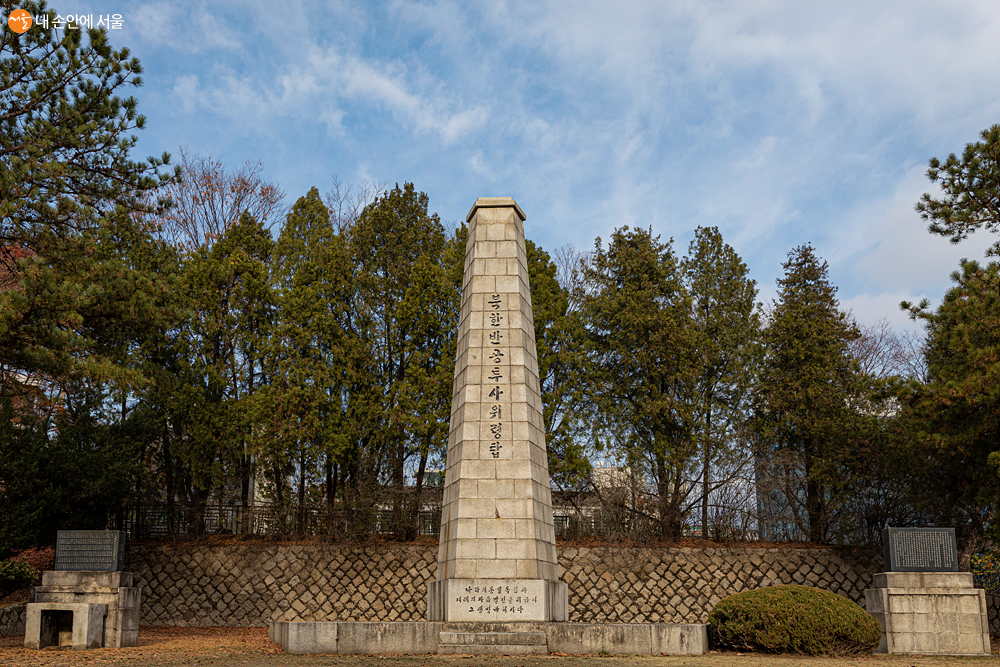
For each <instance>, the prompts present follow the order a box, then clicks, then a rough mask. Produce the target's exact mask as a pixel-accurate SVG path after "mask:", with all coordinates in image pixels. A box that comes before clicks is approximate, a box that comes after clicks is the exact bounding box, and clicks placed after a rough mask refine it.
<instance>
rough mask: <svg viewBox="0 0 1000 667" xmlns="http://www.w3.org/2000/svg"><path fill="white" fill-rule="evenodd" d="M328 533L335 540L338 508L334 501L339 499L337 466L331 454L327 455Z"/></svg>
mask: <svg viewBox="0 0 1000 667" xmlns="http://www.w3.org/2000/svg"><path fill="white" fill-rule="evenodd" d="M325 482H326V534H327V536H328V537H329V538H330V540H331V541H333V537H334V535H336V534H337V529H336V518H335V513H336V509H335V506H334V503H335V501H336V499H337V466H336V464H334V462H333V459H332V458H331V457H330V454H329V453H327V455H326V480H325Z"/></svg>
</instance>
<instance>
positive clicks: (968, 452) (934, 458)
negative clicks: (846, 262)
mask: <svg viewBox="0 0 1000 667" xmlns="http://www.w3.org/2000/svg"><path fill="white" fill-rule="evenodd" d="M952 280H953V281H954V282H955V286H954V287H952V288H951V289H950V290H948V292H947V294H945V297H944V301H943V302H942V303H941V305H940V306H939V307H938V309H937V310H936V311H934V312H928V311H924V310H920V309H917V308H914V309H913V310H914V312H915V313H916V314H918V316H920V317H921V318H922V319H923V320H924V321H925V322H926V326H927V347H926V360H927V377H928V380H927V382H926V383H912V384H911V386H910V387H909V391H908V392H907V393H906V394H904V397H905V401H904V424H905V425H906V426H908V433H909V435H910V443H909V445H910V447H909V452H908V453H909V461H910V466H909V468H910V472H911V473H912V474H911V479H912V480H914V487H915V488H914V494H913V501H914V503H915V504H917V505H918V506H919V507H921V508H922V509H924V510H925V511H929V512H930V513H932V514H933V515H934V516H936V517H937V518H938V521H940V522H941V524H942V525H953V526H956V528H958V530H959V532H960V536H961V537H962V539H963V541H964V542H966V543H971V544H977V543H980V544H981V543H982V542H983V541H984V540H986V539H987V538H992V539H993V540H997V539H998V538H1000V516H998V514H997V507H998V506H1000V479H998V477H997V474H996V473H997V469H996V468H994V467H993V465H995V463H994V464H991V463H990V461H996V459H997V458H998V457H1000V438H998V433H1000V264H998V263H996V262H990V263H989V264H987V265H985V266H981V265H980V264H979V263H978V262H974V261H966V262H963V264H962V269H961V271H956V272H954V273H953V274H952ZM906 305H908V304H906ZM991 457H992V458H991ZM996 463H1000V461H996Z"/></svg>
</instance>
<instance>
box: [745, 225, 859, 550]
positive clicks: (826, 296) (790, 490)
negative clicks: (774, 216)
mask: <svg viewBox="0 0 1000 667" xmlns="http://www.w3.org/2000/svg"><path fill="white" fill-rule="evenodd" d="M782 267H783V268H784V269H785V276H784V277H783V278H780V279H779V280H778V287H779V293H778V299H777V301H776V302H775V303H774V307H773V311H772V313H771V321H770V323H769V325H768V327H767V330H766V332H765V335H764V340H765V344H766V350H767V352H766V357H765V360H764V365H763V369H762V374H761V379H760V383H759V386H758V390H757V392H758V396H757V398H758V400H759V406H758V409H757V417H758V428H759V433H760V437H761V438H762V442H763V448H764V451H763V452H762V454H763V455H764V460H763V461H762V464H764V465H770V466H772V467H777V466H778V463H777V460H778V459H777V458H776V457H775V456H774V455H775V454H778V455H781V454H784V455H785V457H786V458H785V459H784V462H783V465H784V466H785V468H784V472H783V473H781V474H780V475H779V478H780V485H781V490H782V492H783V494H784V496H785V499H786V501H787V503H788V505H789V507H790V509H791V512H792V515H793V517H794V522H795V525H796V526H798V528H799V529H800V530H801V531H802V532H803V533H804V534H805V535H806V536H807V537H808V539H809V540H810V541H811V542H816V543H825V542H827V541H828V539H829V530H830V523H831V512H832V510H833V509H834V507H835V505H836V502H837V500H838V498H839V494H840V493H841V492H842V489H843V485H842V482H843V476H842V474H841V472H842V470H841V467H840V466H841V461H842V460H843V459H844V458H846V457H847V456H849V452H850V442H851V433H852V432H853V430H854V429H855V427H856V425H857V412H856V411H855V410H854V408H853V404H854V403H855V400H854V399H855V397H856V396H857V395H858V393H859V392H860V391H861V386H860V384H859V381H858V380H859V378H858V373H857V368H856V364H855V363H854V361H853V359H852V357H851V355H850V350H849V347H848V346H849V344H850V342H851V341H852V340H854V339H855V338H857V337H858V335H859V332H858V330H857V328H856V327H855V326H854V325H853V324H852V323H851V322H850V321H849V320H848V319H847V317H846V315H844V313H842V312H840V310H839V308H838V302H837V298H836V292H837V289H836V287H834V286H833V285H831V284H830V282H829V279H828V268H827V264H826V262H825V261H822V260H821V259H820V258H818V257H817V256H816V254H815V252H814V250H813V248H812V246H809V245H804V246H799V247H798V248H795V249H793V250H792V251H791V252H790V253H789V254H788V261H786V262H784V263H783V264H782ZM770 472H771V473H772V474H774V473H775V472H776V471H774V470H772V471H770Z"/></svg>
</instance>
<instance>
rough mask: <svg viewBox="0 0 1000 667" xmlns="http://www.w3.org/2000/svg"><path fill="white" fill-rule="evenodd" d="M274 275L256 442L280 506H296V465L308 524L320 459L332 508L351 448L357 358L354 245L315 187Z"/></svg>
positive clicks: (302, 520)
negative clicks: (290, 482)
mask: <svg viewBox="0 0 1000 667" xmlns="http://www.w3.org/2000/svg"><path fill="white" fill-rule="evenodd" d="M272 284H273V286H274V290H275V300H276V305H277V312H276V316H275V318H274V322H273V325H272V326H271V327H270V328H269V329H268V330H267V331H266V335H267V337H268V338H269V342H268V345H267V360H266V362H265V369H266V370H265V372H266V373H267V374H268V376H269V377H268V386H267V388H266V389H264V390H263V391H261V392H259V396H258V399H257V400H256V401H255V404H256V410H255V414H256V416H257V422H258V423H259V424H260V426H261V433H260V434H259V436H258V437H255V442H256V444H255V451H256V452H257V453H258V455H259V456H260V458H261V459H262V461H263V462H265V465H266V472H267V476H268V477H269V478H270V481H271V484H272V492H273V500H274V502H275V504H276V505H277V506H278V508H279V511H282V512H283V510H284V509H285V508H286V507H287V506H289V505H290V500H291V498H290V497H289V495H288V494H289V491H290V489H288V488H286V478H287V477H288V475H289V472H290V471H292V470H296V471H297V473H298V479H297V487H298V488H297V506H298V514H297V523H296V526H295V528H296V530H297V531H298V532H300V533H302V532H305V530H306V514H305V512H306V505H307V499H308V498H307V493H308V490H309V489H310V488H311V487H312V486H313V485H314V483H315V482H317V481H319V478H318V475H317V473H318V471H319V470H320V469H322V468H325V470H326V474H327V477H326V480H325V481H326V485H325V491H326V496H327V498H326V499H327V504H328V508H329V510H330V511H331V512H332V510H333V501H334V493H335V488H334V482H333V479H332V476H333V475H334V474H335V473H334V470H333V466H334V465H336V464H337V462H339V461H341V460H342V459H343V458H344V457H345V456H347V455H348V454H347V448H348V440H349V438H350V435H349V434H350V432H351V429H350V428H349V427H348V426H349V425H348V423H347V417H346V416H345V405H344V404H345V392H347V391H348V389H349V387H350V385H351V383H352V379H353V378H352V372H353V371H354V370H355V369H356V367H357V365H356V363H355V362H354V359H353V358H352V357H351V353H352V349H353V348H352V342H351V340H350V334H349V327H350V320H351V314H350V312H349V307H350V303H351V299H352V294H353V287H352V286H351V266H350V264H349V260H348V254H347V248H346V246H345V243H344V239H343V238H341V237H339V236H337V235H335V234H334V230H333V226H332V225H331V224H330V215H329V212H328V211H327V208H326V205H324V204H323V201H322V200H321V199H320V195H319V191H318V190H317V189H316V188H312V189H311V190H310V191H309V192H308V194H306V195H305V196H304V197H300V198H299V200H298V201H297V202H296V203H295V205H294V206H293V207H292V210H291V212H289V214H288V217H287V220H286V222H285V226H284V228H283V229H282V232H281V236H280V237H279V238H278V242H277V244H276V246H275V248H274V262H273V265H272ZM350 400H352V401H353V398H351V399H350ZM281 516H282V521H283V516H284V515H283V514H282V515H281ZM330 518H331V519H332V516H331V517H330ZM331 525H332V523H331ZM282 527H283V528H284V529H286V530H287V529H288V528H289V527H288V526H285V525H283V526H282Z"/></svg>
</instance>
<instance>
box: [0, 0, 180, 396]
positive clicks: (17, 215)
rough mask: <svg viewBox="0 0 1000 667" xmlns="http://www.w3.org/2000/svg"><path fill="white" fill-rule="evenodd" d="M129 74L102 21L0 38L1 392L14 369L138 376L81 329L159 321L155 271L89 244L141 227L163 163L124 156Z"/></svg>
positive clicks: (160, 289)
mask: <svg viewBox="0 0 1000 667" xmlns="http://www.w3.org/2000/svg"><path fill="white" fill-rule="evenodd" d="M20 6H21V7H22V8H24V9H25V10H27V11H28V12H29V13H30V14H32V15H35V16H37V15H39V14H43V13H46V12H47V10H46V9H45V6H44V4H43V3H35V2H26V3H24V4H22V5H20ZM4 8H5V14H9V13H10V11H11V10H12V9H13V8H14V6H13V5H11V4H10V3H4ZM49 15H50V17H52V16H54V12H50V13H49ZM84 35H85V36H84ZM141 71H142V69H141V67H140V65H139V61H138V60H137V59H135V58H131V57H130V54H129V52H128V49H124V48H123V49H120V50H117V51H116V50H113V49H112V48H111V46H110V45H109V43H108V38H107V33H106V31H104V30H100V29H90V30H87V31H84V30H82V29H78V28H77V29H65V30H63V31H60V30H56V29H55V28H43V27H41V26H39V25H37V24H36V25H35V26H33V27H32V28H31V29H29V30H28V31H27V32H25V33H23V34H20V35H19V34H17V33H15V32H14V31H12V30H9V29H5V30H4V31H3V34H2V36H0V275H4V276H5V277H6V278H7V279H8V280H10V281H12V282H13V285H10V287H12V288H8V289H4V290H0V394H7V395H10V394H12V393H18V392H20V391H23V389H24V385H23V384H22V383H19V382H16V381H15V377H16V376H17V375H18V374H28V375H35V374H38V373H44V374H47V375H49V376H50V377H55V376H65V375H68V374H70V373H78V374H79V373H83V374H88V375H90V376H93V377H103V378H118V379H121V380H123V381H127V382H132V383H136V382H141V381H142V377H141V376H138V375H136V374H135V373H134V372H130V371H129V369H128V368H127V367H123V366H122V365H121V363H120V361H121V360H120V359H119V358H116V357H114V356H113V355H106V354H102V353H100V352H99V351H98V350H96V349H95V348H94V346H93V344H92V343H93V341H92V339H91V338H90V337H89V336H88V332H89V331H90V330H91V329H92V328H93V327H94V326H104V325H107V324H108V323H109V322H114V321H124V322H130V323H137V324H139V323H142V322H143V321H144V320H148V319H153V320H159V319H161V317H162V315H163V310H164V309H163V303H162V295H163V294H165V293H169V288H168V287H166V286H164V285H163V282H162V280H161V278H160V277H159V276H156V275H154V274H150V273H148V272H145V271H143V270H141V269H140V268H138V267H136V266H134V265H130V264H128V263H127V262H124V261H122V259H121V257H119V256H116V255H115V253H113V252H100V251H99V247H100V245H101V244H102V243H105V242H106V241H107V240H108V238H110V237H114V236H116V235H122V234H134V235H142V234H148V230H146V229H144V228H143V226H142V223H141V221H139V220H138V219H137V218H136V217H135V216H133V215H131V214H133V213H136V212H142V211H147V210H149V207H148V206H146V205H144V204H143V202H144V201H145V200H146V199H148V197H149V196H150V194H151V193H152V192H153V191H154V190H155V189H156V187H157V186H158V179H157V178H156V175H157V174H156V169H157V168H158V167H159V166H161V165H163V164H165V163H166V161H167V159H168V156H166V155H164V156H163V158H162V159H154V158H151V159H150V160H149V161H147V162H146V163H137V162H133V161H132V160H130V159H129V152H130V151H131V149H132V148H133V147H134V146H135V143H136V138H135V137H134V136H132V135H130V134H129V133H130V132H131V131H132V130H134V129H137V128H142V126H143V124H144V118H143V117H142V116H140V115H139V114H138V113H137V111H136V101H135V99H134V98H131V97H129V98H125V99H122V98H120V97H118V94H119V92H120V91H121V90H122V89H124V88H126V87H128V86H138V85H140V83H141V80H140V77H139V74H140V73H141ZM123 230H127V231H123ZM5 282H6V281H5ZM98 323H99V325H98Z"/></svg>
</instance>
